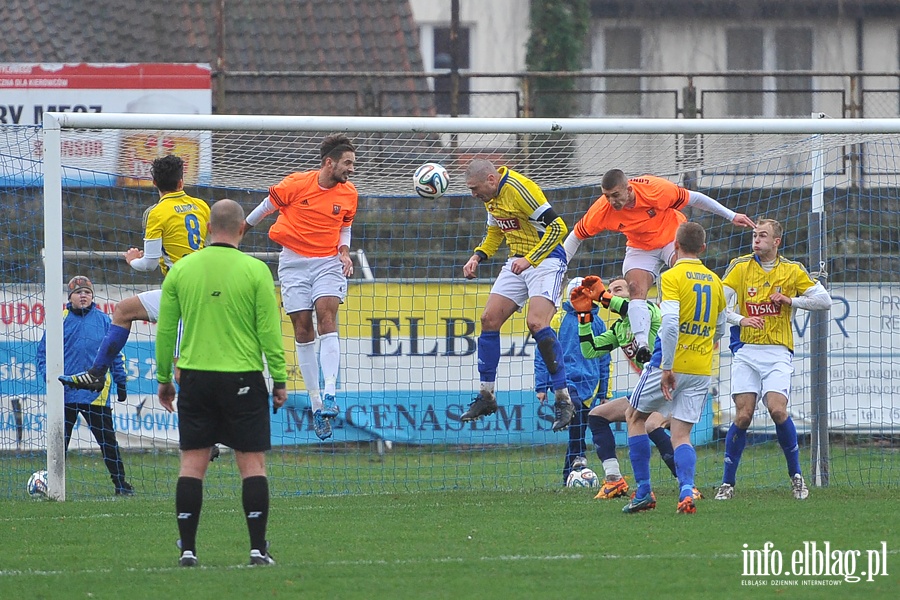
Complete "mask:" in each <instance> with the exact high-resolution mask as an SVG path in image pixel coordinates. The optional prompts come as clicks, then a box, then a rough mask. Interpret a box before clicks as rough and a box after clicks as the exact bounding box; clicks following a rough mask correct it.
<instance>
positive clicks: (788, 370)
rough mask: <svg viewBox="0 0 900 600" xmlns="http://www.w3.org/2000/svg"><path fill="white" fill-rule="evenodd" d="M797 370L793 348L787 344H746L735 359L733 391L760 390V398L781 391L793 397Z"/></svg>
mask: <svg viewBox="0 0 900 600" xmlns="http://www.w3.org/2000/svg"><path fill="white" fill-rule="evenodd" d="M793 374H794V364H793V361H792V356H791V352H790V350H788V349H787V348H786V347H784V346H778V345H762V344H744V345H743V346H741V347H740V348H738V350H737V352H735V353H734V358H732V360H731V395H732V396H734V395H735V394H756V399H757V400H760V399H763V398H765V396H766V394H767V393H769V392H778V393H779V394H781V395H782V396H784V397H785V398H787V399H788V400H790V398H791V375H793Z"/></svg>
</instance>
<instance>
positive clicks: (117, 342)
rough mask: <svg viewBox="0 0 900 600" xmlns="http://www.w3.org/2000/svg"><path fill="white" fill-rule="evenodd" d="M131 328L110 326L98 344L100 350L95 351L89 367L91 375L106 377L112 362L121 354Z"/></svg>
mask: <svg viewBox="0 0 900 600" xmlns="http://www.w3.org/2000/svg"><path fill="white" fill-rule="evenodd" d="M130 333H131V328H130V327H129V328H127V329H126V328H125V327H121V326H119V325H110V326H109V330H108V331H107V332H106V337H104V338H103V341H102V342H100V348H99V349H98V350H97V356H96V357H95V358H94V364H93V366H91V374H92V375H95V376H97V377H102V376H104V375H106V372H107V371H109V368H110V367H111V366H112V364H113V361H114V360H115V359H116V357H117V356H118V355H119V353H120V352H122V348H124V347H125V342H127V341H128V334H130Z"/></svg>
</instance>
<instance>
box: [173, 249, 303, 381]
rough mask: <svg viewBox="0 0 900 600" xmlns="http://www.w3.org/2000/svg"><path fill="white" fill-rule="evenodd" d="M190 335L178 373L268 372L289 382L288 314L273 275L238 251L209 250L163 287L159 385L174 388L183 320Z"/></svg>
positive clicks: (181, 264) (187, 261)
mask: <svg viewBox="0 0 900 600" xmlns="http://www.w3.org/2000/svg"><path fill="white" fill-rule="evenodd" d="M179 319H181V320H182V321H183V322H184V333H183V335H182V339H181V349H180V354H179V358H178V366H179V368H182V369H192V370H196V371H219V372H227V373H239V372H248V371H262V370H263V359H262V356H263V355H265V357H266V362H267V364H268V367H269V374H270V375H271V376H272V379H273V380H274V381H275V382H276V383H285V382H287V370H286V369H285V364H284V346H283V343H282V339H281V311H280V310H279V308H278V302H277V301H276V299H275V283H274V281H273V280H272V273H271V272H270V271H269V267H267V266H266V264H265V263H263V262H262V261H260V260H258V259H256V258H253V257H252V256H248V255H246V254H244V253H243V252H241V251H240V250H238V249H237V248H235V247H233V246H228V245H224V244H222V245H216V244H213V245H211V246H207V247H206V248H204V249H203V250H199V251H197V252H194V253H192V254H189V255H187V256H185V257H184V258H182V259H181V260H179V261H178V262H177V263H175V264H174V265H173V266H172V268H171V270H169V274H168V275H167V276H166V279H165V281H164V282H163V286H162V299H161V300H160V303H159V321H158V323H157V327H156V379H157V381H159V383H169V382H171V381H172V357H173V356H174V354H175V342H176V338H177V335H178V320H179Z"/></svg>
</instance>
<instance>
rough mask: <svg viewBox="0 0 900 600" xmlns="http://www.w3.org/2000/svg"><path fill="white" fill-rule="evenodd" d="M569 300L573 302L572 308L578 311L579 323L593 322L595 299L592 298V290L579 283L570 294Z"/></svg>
mask: <svg viewBox="0 0 900 600" xmlns="http://www.w3.org/2000/svg"><path fill="white" fill-rule="evenodd" d="M569 302H571V303H572V308H574V309H575V312H576V313H578V322H579V323H590V322H591V320H592V319H593V315H592V314H591V311H592V310H593V309H594V301H593V300H592V299H591V291H590V290H589V289H588V288H586V287H584V286H583V285H579V286H578V287H577V288H575V289H574V290H572V293H571V294H570V295H569Z"/></svg>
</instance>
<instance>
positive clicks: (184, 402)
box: [178, 369, 272, 452]
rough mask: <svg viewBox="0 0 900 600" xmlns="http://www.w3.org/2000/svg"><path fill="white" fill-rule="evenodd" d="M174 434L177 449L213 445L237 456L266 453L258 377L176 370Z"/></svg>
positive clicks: (265, 396) (262, 385)
mask: <svg viewBox="0 0 900 600" xmlns="http://www.w3.org/2000/svg"><path fill="white" fill-rule="evenodd" d="M178 433H179V435H180V437H181V441H180V443H179V447H180V448H181V449H182V450H199V449H201V448H208V447H210V446H212V445H213V444H216V443H221V444H225V445H226V446H228V447H229V448H233V449H234V450H237V451H239V452H264V451H266V450H269V449H271V448H272V437H271V426H270V422H269V391H268V390H267V389H266V380H265V378H263V374H262V373H260V372H259V371H251V372H247V373H222V372H218V371H191V370H188V369H182V370H181V383H180V389H179V390H178Z"/></svg>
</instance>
